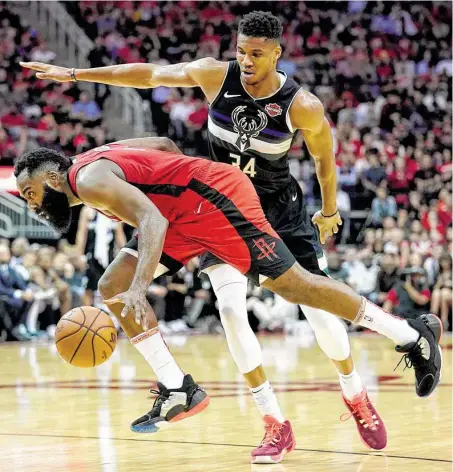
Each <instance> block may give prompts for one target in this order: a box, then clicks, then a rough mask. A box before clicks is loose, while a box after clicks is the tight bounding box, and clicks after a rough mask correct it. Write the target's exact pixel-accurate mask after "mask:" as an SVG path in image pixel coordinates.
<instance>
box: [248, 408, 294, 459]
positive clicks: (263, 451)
mask: <svg viewBox="0 0 453 472" xmlns="http://www.w3.org/2000/svg"><path fill="white" fill-rule="evenodd" d="M263 420H264V429H265V434H264V438H263V440H262V441H261V444H260V445H259V446H258V447H257V448H256V449H254V450H253V451H252V460H251V461H252V464H278V463H279V462H281V460H282V459H283V456H284V455H285V454H288V452H291V451H292V450H293V449H294V448H295V447H296V440H295V439H294V434H293V429H292V428H291V423H290V422H289V421H288V420H286V421H285V422H284V423H279V422H278V421H277V420H276V419H275V418H274V417H273V416H269V415H266V416H264V418H263Z"/></svg>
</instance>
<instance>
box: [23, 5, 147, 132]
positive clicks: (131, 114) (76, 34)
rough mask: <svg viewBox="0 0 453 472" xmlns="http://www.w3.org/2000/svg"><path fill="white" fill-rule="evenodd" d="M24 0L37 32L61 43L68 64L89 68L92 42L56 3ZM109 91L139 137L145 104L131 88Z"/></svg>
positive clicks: (142, 125) (142, 127)
mask: <svg viewBox="0 0 453 472" xmlns="http://www.w3.org/2000/svg"><path fill="white" fill-rule="evenodd" d="M24 3H25V2H24ZM26 3H28V5H29V8H30V11H31V14H32V17H33V18H34V19H36V20H37V21H38V22H39V23H40V24H41V25H42V27H43V28H42V29H41V31H46V34H47V36H48V38H49V40H50V41H52V42H55V43H56V44H58V45H60V46H63V47H64V50H65V51H67V61H68V63H69V64H74V65H77V67H78V68H87V67H89V63H88V61H87V56H88V54H89V52H90V51H91V50H92V49H93V47H94V43H93V41H91V40H90V39H89V38H88V36H87V35H86V34H85V33H84V31H83V30H82V29H81V28H80V27H79V25H77V23H76V22H75V21H74V19H73V18H72V17H71V16H70V15H69V13H68V12H67V11H66V9H65V8H64V7H63V6H62V5H61V4H60V2H56V1H52V2H44V1H30V2H26ZM111 90H112V96H113V98H114V100H115V108H116V109H117V110H121V114H122V119H123V120H124V121H125V122H126V123H128V124H129V125H131V126H132V127H133V129H134V133H135V135H136V136H137V135H138V136H142V135H143V134H144V132H145V122H144V110H145V109H146V104H145V103H144V100H143V99H142V98H141V97H140V95H139V94H138V93H137V92H136V91H135V90H134V89H130V88H123V87H112V89H111Z"/></svg>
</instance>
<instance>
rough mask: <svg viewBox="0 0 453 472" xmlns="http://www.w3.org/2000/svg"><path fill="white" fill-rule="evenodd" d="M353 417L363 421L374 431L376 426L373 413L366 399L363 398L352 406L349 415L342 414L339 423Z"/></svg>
mask: <svg viewBox="0 0 453 472" xmlns="http://www.w3.org/2000/svg"><path fill="white" fill-rule="evenodd" d="M354 415H358V416H359V417H360V418H361V419H363V420H364V421H365V423H366V424H367V425H368V426H369V427H370V428H371V429H376V425H375V423H374V419H373V413H372V411H371V409H370V407H369V406H368V399H367V398H364V399H363V400H361V401H360V402H358V403H356V404H354V405H353V408H352V410H351V411H350V413H343V414H342V415H341V416H340V420H341V421H348V420H349V418H352V417H353V416H354Z"/></svg>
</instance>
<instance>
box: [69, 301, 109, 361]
mask: <svg viewBox="0 0 453 472" xmlns="http://www.w3.org/2000/svg"><path fill="white" fill-rule="evenodd" d="M80 309H81V311H82V312H83V310H82V308H80ZM101 313H103V311H102V310H99V312H98V314H97V315H96V316H95V317H94V320H93V321H92V322H91V324H90V326H88V329H87V330H86V332H85V334H84V335H83V338H82V339H81V340H80V342H79V345H78V346H77V347H76V349H75V351H74V354H73V355H72V357H71V360H70V361H69V363H70V364H71V362H72V361H73V359H74V357H75V355H76V354H77V351H78V350H79V348H80V346H81V345H82V343H83V340H84V339H85V337H86V335H87V334H88V332H89V331H91V332H93V331H92V330H91V329H90V328H91V327H92V326H93V324H94V323H95V321H96V320H97V319H98V316H99V315H100V314H101ZM83 315H84V316H85V313H84V314H83ZM93 337H94V336H93Z"/></svg>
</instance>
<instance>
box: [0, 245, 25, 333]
mask: <svg viewBox="0 0 453 472" xmlns="http://www.w3.org/2000/svg"><path fill="white" fill-rule="evenodd" d="M10 262H11V252H10V249H9V247H8V246H6V245H0V332H1V331H2V330H3V329H4V330H5V331H6V333H7V337H6V340H7V341H24V340H26V339H28V336H27V334H26V332H25V331H23V330H22V331H23V332H22V331H21V329H20V324H21V323H20V322H21V319H22V317H23V316H24V315H25V314H26V312H27V310H28V308H29V302H31V301H32V300H33V293H32V291H31V290H29V289H27V285H26V283H25V281H24V280H23V279H22V277H21V276H20V275H19V273H18V272H17V271H16V270H15V269H13V268H12V267H11V264H10Z"/></svg>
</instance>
